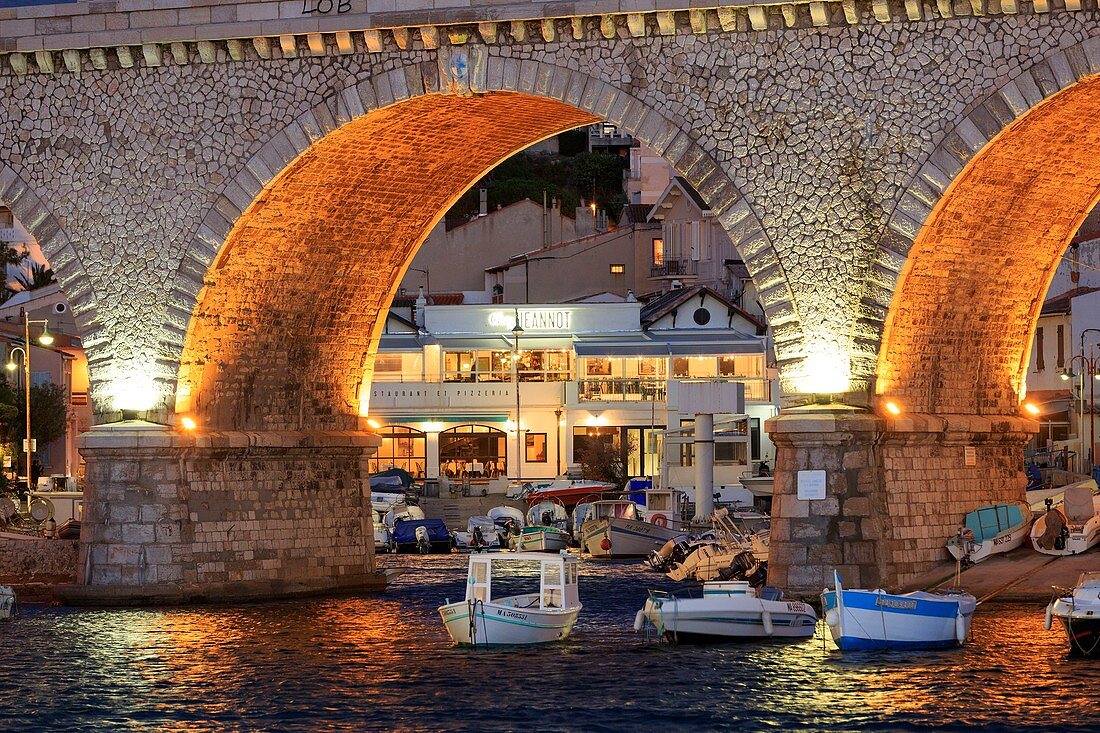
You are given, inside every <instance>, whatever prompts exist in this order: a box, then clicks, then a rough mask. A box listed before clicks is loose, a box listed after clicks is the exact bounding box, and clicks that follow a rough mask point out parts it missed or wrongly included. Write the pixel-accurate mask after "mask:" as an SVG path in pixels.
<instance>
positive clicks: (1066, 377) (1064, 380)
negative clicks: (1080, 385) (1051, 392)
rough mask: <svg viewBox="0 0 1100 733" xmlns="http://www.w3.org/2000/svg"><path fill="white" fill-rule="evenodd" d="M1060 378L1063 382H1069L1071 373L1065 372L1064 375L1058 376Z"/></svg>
mask: <svg viewBox="0 0 1100 733" xmlns="http://www.w3.org/2000/svg"><path fill="white" fill-rule="evenodd" d="M1058 378H1059V379H1061V380H1062V381H1063V382H1068V381H1069V372H1067V371H1065V370H1063V371H1062V373H1061V374H1059V375H1058Z"/></svg>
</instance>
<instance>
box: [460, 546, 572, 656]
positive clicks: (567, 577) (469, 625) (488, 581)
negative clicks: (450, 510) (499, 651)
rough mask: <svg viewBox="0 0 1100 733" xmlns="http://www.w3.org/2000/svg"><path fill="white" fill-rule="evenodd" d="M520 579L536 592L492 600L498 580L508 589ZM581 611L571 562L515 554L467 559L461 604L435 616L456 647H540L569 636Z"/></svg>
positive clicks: (557, 557)
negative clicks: (509, 645) (523, 645)
mask: <svg viewBox="0 0 1100 733" xmlns="http://www.w3.org/2000/svg"><path fill="white" fill-rule="evenodd" d="M525 576H526V577H527V578H528V579H529V581H535V582H537V583H538V590H537V591H532V592H528V593H523V594H520V595H510V596H506V597H503V598H498V597H496V596H495V595H494V594H493V584H494V583H495V582H496V579H497V578H498V577H501V578H506V579H507V581H508V585H509V587H511V586H512V584H513V581H514V580H515V579H516V578H522V577H525ZM533 584H534V583H532V585H533ZM580 611H581V602H580V595H579V592H578V589H577V558H576V557H574V556H572V555H570V554H569V553H567V552H562V553H558V554H551V553H543V552H516V553H500V554H492V555H471V556H470V566H469V571H468V574H467V578H466V598H465V599H464V600H461V601H458V602H456V603H451V602H450V601H447V602H446V603H445V604H444V605H442V606H440V607H439V616H440V618H442V619H443V624H444V625H445V626H446V627H447V633H448V634H450V636H451V640H452V641H454V643H455V644H461V645H474V646H476V645H481V644H542V643H545V642H549V641H557V640H558V639H564V638H565V637H567V636H569V632H570V631H572V630H573V624H574V623H576V621H577V614H579V613H580Z"/></svg>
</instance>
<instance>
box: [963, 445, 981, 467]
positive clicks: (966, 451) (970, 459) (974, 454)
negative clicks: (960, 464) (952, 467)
mask: <svg viewBox="0 0 1100 733" xmlns="http://www.w3.org/2000/svg"><path fill="white" fill-rule="evenodd" d="M963 456H964V458H965V459H966V465H968V466H977V465H978V449H977V448H975V447H974V446H972V445H968V446H966V447H965V448H963Z"/></svg>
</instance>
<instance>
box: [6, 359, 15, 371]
mask: <svg viewBox="0 0 1100 733" xmlns="http://www.w3.org/2000/svg"><path fill="white" fill-rule="evenodd" d="M15 367H16V364H15V362H14V361H12V360H11V359H8V363H7V364H5V365H4V368H5V369H7V370H8V371H9V372H14V371H15Z"/></svg>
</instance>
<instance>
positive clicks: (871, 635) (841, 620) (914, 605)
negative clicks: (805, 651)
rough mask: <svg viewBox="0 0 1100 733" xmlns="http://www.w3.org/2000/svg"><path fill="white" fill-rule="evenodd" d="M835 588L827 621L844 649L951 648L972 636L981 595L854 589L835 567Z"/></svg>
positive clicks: (828, 597) (825, 602)
mask: <svg viewBox="0 0 1100 733" xmlns="http://www.w3.org/2000/svg"><path fill="white" fill-rule="evenodd" d="M833 579H834V583H835V586H836V587H835V589H834V590H829V589H828V588H826V589H825V590H824V591H823V592H822V594H821V608H822V610H823V611H824V613H825V624H826V625H827V626H828V627H829V633H830V634H831V635H832V637H833V641H834V642H835V643H836V645H837V646H838V647H839V648H840V650H841V651H845V652H847V651H859V650H868V649H947V648H950V647H955V646H961V645H962V644H964V643H965V642H966V639H967V637H968V636H969V635H970V622H971V620H972V619H973V618H974V609H975V608H976V607H977V604H978V602H977V599H975V598H974V596H972V595H970V594H969V593H967V592H965V591H961V590H950V591H943V592H937V593H929V592H927V591H916V592H914V593H905V594H903V595H893V594H890V593H887V592H886V591H884V590H882V589H881V588H880V589H876V590H862V589H857V590H848V589H845V588H843V587H842V586H841V583H840V573H838V572H836V571H835V570H834V571H833Z"/></svg>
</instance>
